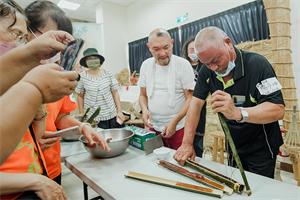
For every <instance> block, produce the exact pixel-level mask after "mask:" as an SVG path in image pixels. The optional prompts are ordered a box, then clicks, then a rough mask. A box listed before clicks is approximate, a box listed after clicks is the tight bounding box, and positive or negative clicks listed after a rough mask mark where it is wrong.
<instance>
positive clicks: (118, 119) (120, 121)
mask: <svg viewBox="0 0 300 200" xmlns="http://www.w3.org/2000/svg"><path fill="white" fill-rule="evenodd" d="M117 123H118V124H120V125H122V120H121V119H120V118H119V117H117Z"/></svg>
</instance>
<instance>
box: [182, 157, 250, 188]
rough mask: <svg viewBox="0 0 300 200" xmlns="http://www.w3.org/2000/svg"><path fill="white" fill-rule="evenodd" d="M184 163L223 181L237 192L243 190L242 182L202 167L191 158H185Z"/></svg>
mask: <svg viewBox="0 0 300 200" xmlns="http://www.w3.org/2000/svg"><path fill="white" fill-rule="evenodd" d="M185 165H186V166H188V167H190V168H193V169H195V170H197V171H199V172H201V173H203V174H205V175H207V176H209V177H211V178H213V179H215V180H217V181H219V182H221V183H225V184H226V185H227V186H228V187H230V188H232V189H233V190H234V191H236V192H237V193H239V194H241V193H242V192H243V191H244V188H245V185H244V184H242V183H239V182H237V181H235V180H233V179H231V178H229V177H227V176H224V175H223V174H220V173H218V172H215V171H213V170H211V169H208V168H207V167H204V166H202V165H200V164H198V163H195V162H193V161H191V160H186V161H185Z"/></svg>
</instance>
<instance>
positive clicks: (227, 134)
mask: <svg viewBox="0 0 300 200" xmlns="http://www.w3.org/2000/svg"><path fill="white" fill-rule="evenodd" d="M218 116H219V119H220V122H221V125H222V127H223V130H224V133H225V135H226V137H227V140H228V142H229V145H230V147H231V150H232V153H233V156H234V159H235V162H236V164H237V166H238V168H239V170H240V172H241V175H242V178H243V180H244V183H245V185H246V190H247V194H248V196H250V195H251V189H250V186H249V184H248V180H247V178H246V174H245V172H244V168H243V165H242V163H241V160H240V157H239V154H238V153H237V150H236V148H235V144H234V142H233V139H232V137H231V134H230V131H229V128H228V126H227V123H226V121H225V119H224V115H223V114H222V113H218Z"/></svg>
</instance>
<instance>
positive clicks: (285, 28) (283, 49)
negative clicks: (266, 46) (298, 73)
mask: <svg viewBox="0 0 300 200" xmlns="http://www.w3.org/2000/svg"><path fill="white" fill-rule="evenodd" d="M263 2H264V5H265V10H266V13H267V17H268V24H269V29H270V38H271V43H272V52H273V62H272V63H271V64H272V66H273V68H274V70H275V72H276V75H277V78H278V81H279V82H280V84H281V85H282V90H281V91H282V94H283V99H284V102H285V105H286V107H285V115H284V118H283V128H284V133H285V135H286V134H287V132H288V130H289V128H290V125H291V120H292V116H293V105H298V100H297V96H296V87H295V81H294V75H293V68H292V64H293V63H292V51H291V22H290V21H291V20H290V12H291V9H290V0H263ZM297 108H298V109H297V122H298V127H299V128H300V121H299V106H297Z"/></svg>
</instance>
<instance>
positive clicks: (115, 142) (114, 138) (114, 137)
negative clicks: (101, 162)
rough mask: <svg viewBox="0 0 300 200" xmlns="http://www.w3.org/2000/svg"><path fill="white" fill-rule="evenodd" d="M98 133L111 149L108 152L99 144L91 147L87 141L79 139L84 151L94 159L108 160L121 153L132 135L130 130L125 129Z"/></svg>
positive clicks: (83, 138) (82, 137) (82, 138)
mask: <svg viewBox="0 0 300 200" xmlns="http://www.w3.org/2000/svg"><path fill="white" fill-rule="evenodd" d="M98 133H99V134H100V135H101V136H102V138H103V139H104V140H106V141H108V142H107V144H108V146H109V147H110V148H111V150H110V151H109V152H107V151H105V150H104V149H102V147H101V145H100V144H97V143H94V144H93V145H88V141H87V139H86V138H85V137H84V136H81V137H80V138H79V141H81V142H82V143H83V144H84V147H85V149H86V150H87V151H88V152H89V153H90V154H92V155H93V156H95V157H99V158H110V157H114V156H117V155H120V154H121V153H123V152H124V151H125V150H126V149H127V147H128V146H129V141H130V139H131V137H132V136H133V135H134V132H133V131H132V130H125V129H106V130H100V131H98Z"/></svg>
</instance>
